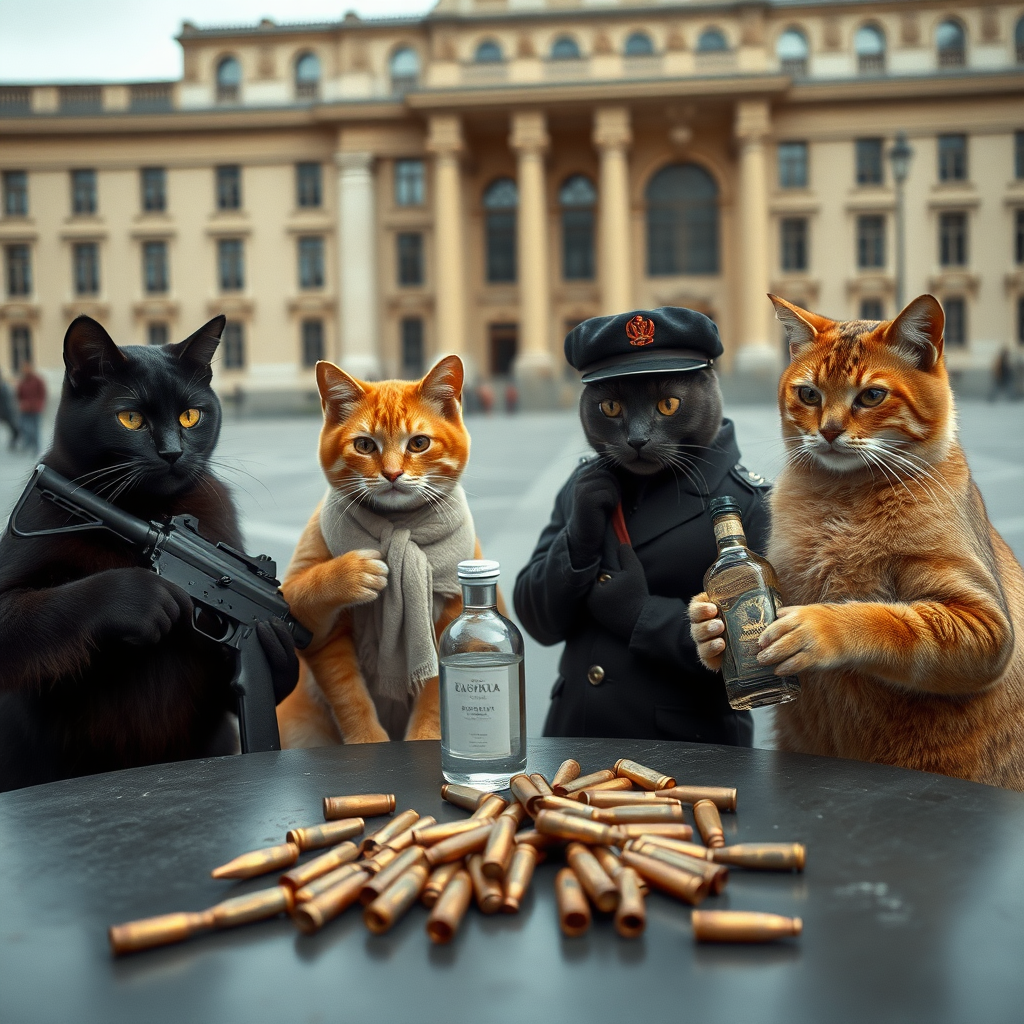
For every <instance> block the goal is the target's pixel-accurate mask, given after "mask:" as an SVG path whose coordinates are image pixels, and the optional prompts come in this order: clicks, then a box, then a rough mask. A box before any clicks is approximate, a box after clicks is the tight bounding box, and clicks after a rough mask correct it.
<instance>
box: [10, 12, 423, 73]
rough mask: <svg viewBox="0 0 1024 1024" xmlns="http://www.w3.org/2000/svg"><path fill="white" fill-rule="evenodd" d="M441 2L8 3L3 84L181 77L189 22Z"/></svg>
mask: <svg viewBox="0 0 1024 1024" xmlns="http://www.w3.org/2000/svg"><path fill="white" fill-rule="evenodd" d="M433 5H434V0H0V82H88V81H103V82H106V81H118V80H121V79H136V80H138V79H142V80H146V79H166V78H178V77H179V76H180V75H181V48H180V47H179V46H178V44H177V43H176V42H175V41H174V37H175V36H176V35H177V33H178V30H179V29H180V28H181V23H182V22H183V21H192V22H195V23H196V24H197V25H200V26H204V25H248V24H252V25H254V24H255V23H256V22H258V21H259V20H260V18H273V19H274V20H275V21H280V22H294V21H336V20H337V19H339V18H341V17H343V16H344V14H345V12H346V11H348V10H354V11H356V12H357V13H358V14H359V15H361V16H362V17H364V18H372V17H388V16H395V15H401V14H422V13H424V12H425V11H428V10H429V9H430V8H431V7H433Z"/></svg>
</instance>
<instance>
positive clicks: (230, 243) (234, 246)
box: [217, 238, 245, 292]
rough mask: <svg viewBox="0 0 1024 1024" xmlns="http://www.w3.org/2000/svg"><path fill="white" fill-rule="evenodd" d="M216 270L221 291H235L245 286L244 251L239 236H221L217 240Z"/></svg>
mask: <svg viewBox="0 0 1024 1024" xmlns="http://www.w3.org/2000/svg"><path fill="white" fill-rule="evenodd" d="M217 270H218V273H219V275H220V290H221V291H222V292H237V291H241V290H242V289H243V288H244V287H245V251H244V250H243V248H242V240H241V239H240V238H222V239H220V240H219V241H218V242H217Z"/></svg>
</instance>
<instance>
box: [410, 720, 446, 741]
mask: <svg viewBox="0 0 1024 1024" xmlns="http://www.w3.org/2000/svg"><path fill="white" fill-rule="evenodd" d="M405 738H406V739H407V740H439V739H440V738H441V723H440V722H438V721H433V722H420V723H418V724H416V725H410V726H409V731H408V732H407V733H406V734H405Z"/></svg>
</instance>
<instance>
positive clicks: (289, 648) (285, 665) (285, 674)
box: [256, 619, 299, 704]
mask: <svg viewBox="0 0 1024 1024" xmlns="http://www.w3.org/2000/svg"><path fill="white" fill-rule="evenodd" d="M256 636H257V637H258V638H259V641H260V646H261V647H262V648H263V653H264V654H265V655H266V656H267V665H268V666H269V668H270V678H271V679H272V680H273V682H274V703H275V704H280V703H281V701H283V700H284V699H285V697H287V696H288V694H289V693H291V692H292V690H294V689H295V684H296V683H297V682H298V681H299V656H298V655H297V654H296V653H295V641H294V640H293V639H292V635H291V633H289V632H288V627H287V626H286V625H285V624H284V623H283V622H282V621H281V620H280V619H272V620H271V621H270V622H257V623H256Z"/></svg>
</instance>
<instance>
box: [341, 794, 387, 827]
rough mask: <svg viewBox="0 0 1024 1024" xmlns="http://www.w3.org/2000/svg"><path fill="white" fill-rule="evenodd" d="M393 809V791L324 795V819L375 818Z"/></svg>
mask: <svg viewBox="0 0 1024 1024" xmlns="http://www.w3.org/2000/svg"><path fill="white" fill-rule="evenodd" d="M394 809H395V794H394V793H360V794H358V795H357V796H325V797H324V820H325V821H334V820H335V818H376V817H379V816H380V815H382V814H390V813H391V812H392V811H393V810H394Z"/></svg>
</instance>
